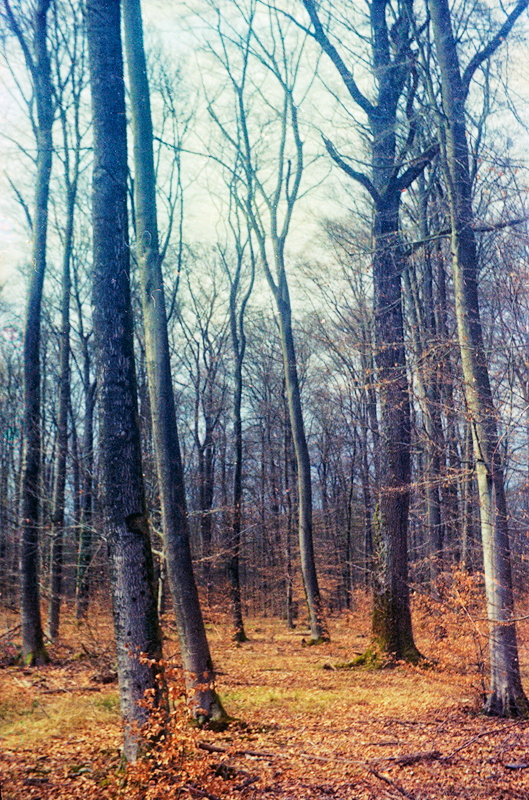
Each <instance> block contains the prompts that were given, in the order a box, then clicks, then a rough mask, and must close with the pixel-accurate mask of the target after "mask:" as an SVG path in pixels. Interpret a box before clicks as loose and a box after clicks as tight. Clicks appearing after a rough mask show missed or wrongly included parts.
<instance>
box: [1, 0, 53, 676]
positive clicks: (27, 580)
mask: <svg viewBox="0 0 529 800" xmlns="http://www.w3.org/2000/svg"><path fill="white" fill-rule="evenodd" d="M4 5H5V8H6V12H7V15H8V19H9V22H10V25H11V28H12V30H13V32H14V33H15V35H16V36H17V38H18V40H19V43H20V46H21V48H22V50H23V52H24V57H25V59H26V65H27V67H28V70H29V72H30V75H31V81H32V84H33V93H34V97H35V102H36V107H37V131H36V136H37V160H36V165H37V171H36V175H35V206H34V214H33V247H32V258H31V265H32V269H31V273H30V278H29V287H28V298H27V310H26V320H25V327H24V354H23V373H24V416H23V437H24V451H23V461H22V479H21V480H22V484H21V498H20V530H21V545H20V612H21V622H22V655H23V658H24V662H25V663H27V664H41V663H43V662H44V661H46V660H47V655H46V651H45V648H44V638H43V631H42V620H41V612H40V587H39V506H40V494H39V490H40V467H41V419H40V417H41V396H40V380H41V369H40V339H41V335H40V334H41V306H42V290H43V284H44V273H45V270H46V240H47V232H48V199H49V189H50V176H51V167H52V153H53V142H52V126H53V101H52V97H53V90H52V85H51V75H50V56H49V53H48V49H47V42H46V36H47V13H48V10H49V7H50V0H38V2H37V3H36V5H35V10H34V12H33V19H32V27H31V38H32V41H31V45H29V44H28V43H27V41H26V39H25V38H24V34H23V33H22V31H21V29H20V27H19V25H18V22H17V20H16V18H15V16H14V14H13V12H12V10H11V6H10V4H9V2H8V0H4Z"/></svg>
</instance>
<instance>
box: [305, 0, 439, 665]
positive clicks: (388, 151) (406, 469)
mask: <svg viewBox="0 0 529 800" xmlns="http://www.w3.org/2000/svg"><path fill="white" fill-rule="evenodd" d="M302 1H303V5H304V6H305V9H306V11H307V14H308V16H309V19H310V25H311V29H310V32H311V35H312V36H313V37H314V39H315V40H316V42H317V43H318V44H319V45H320V47H321V48H322V50H323V51H324V52H325V53H326V54H327V56H328V57H329V59H330V60H331V62H332V64H333V65H334V67H335V68H336V70H337V72H338V74H339V77H340V79H341V81H342V82H343V84H344V86H345V88H346V90H347V92H348V94H349V96H350V97H351V99H352V100H353V102H354V103H355V105H356V107H357V108H358V109H360V111H361V112H363V114H364V115H365V117H366V118H367V125H368V130H369V150H370V152H369V161H370V163H371V174H366V173H365V172H363V171H361V170H358V169H355V168H354V167H352V166H351V164H350V160H349V159H347V158H343V157H342V156H341V155H340V154H339V153H338V151H337V149H336V147H335V146H334V144H333V143H332V142H330V141H329V140H325V144H326V148H327V150H328V152H329V154H330V156H331V158H332V159H333V161H334V162H335V163H336V164H337V165H338V166H339V167H340V169H342V170H343V171H344V172H345V174H346V175H348V176H349V177H351V178H352V179H353V180H355V181H357V182H358V183H359V184H360V185H361V186H363V188H364V189H365V190H366V191H367V193H368V195H369V197H370V199H371V201H372V204H373V210H374V217H373V228H372V235H373V290H374V314H375V347H376V356H375V358H376V368H377V384H378V389H379V391H378V402H379V407H380V447H381V458H380V464H381V485H380V489H379V496H378V510H377V515H376V520H375V525H374V530H375V541H374V562H373V563H374V566H375V570H374V609H373V625H372V635H373V640H374V642H375V643H376V645H377V647H379V648H380V650H382V651H383V652H385V653H388V654H390V655H391V656H393V657H396V658H399V659H403V660H406V661H412V662H417V661H418V660H419V659H420V653H419V652H418V650H417V648H416V646H415V643H414V640H413V632H412V624H411V613H410V600H409V586H408V544H407V537H408V513H409V502H410V480H411V458H410V444H411V421H410V398H409V386H408V376H407V369H406V350H405V341H404V322H403V306H402V289H401V276H402V273H403V270H404V267H405V253H404V249H403V247H402V242H401V239H400V232H399V214H400V203H401V196H402V193H403V192H404V191H405V190H406V189H407V188H409V187H410V186H411V184H412V183H413V181H414V180H416V178H417V177H418V176H419V175H420V174H421V172H422V170H423V169H424V168H425V166H426V165H427V164H428V163H429V161H430V159H431V158H432V156H433V154H434V153H435V150H436V148H435V147H432V148H430V149H427V150H426V151H425V152H424V153H422V154H421V155H420V156H419V157H418V158H416V159H414V160H413V161H410V154H411V146H412V144H413V141H414V139H415V135H416V124H415V120H414V115H413V104H414V98H415V93H416V89H417V75H416V72H415V69H414V66H413V65H414V55H413V52H412V41H413V37H414V29H413V25H412V20H413V5H412V0H404V2H399V3H395V4H390V3H388V0H372V2H370V3H369V6H368V11H369V29H370V30H369V36H370V41H371V60H372V65H373V66H372V69H373V79H374V85H375V98H376V99H375V100H374V101H372V100H370V99H369V97H368V95H367V94H366V93H363V92H362V91H361V90H360V88H359V86H358V84H357V82H356V80H355V77H354V75H353V69H352V68H350V67H348V66H347V65H346V63H345V61H344V58H343V57H342V56H341V55H340V53H339V52H338V49H337V47H336V45H335V44H334V43H333V40H332V39H331V34H330V32H329V31H327V30H326V28H325V27H324V25H323V23H322V21H321V20H322V18H323V17H322V12H321V11H320V10H319V6H318V4H316V3H315V2H313V0H302ZM346 27H348V26H346ZM403 103H404V104H405V124H406V126H407V132H406V134H405V135H402V136H398V130H397V129H398V124H399V122H400V120H398V112H399V106H400V105H401V104H403Z"/></svg>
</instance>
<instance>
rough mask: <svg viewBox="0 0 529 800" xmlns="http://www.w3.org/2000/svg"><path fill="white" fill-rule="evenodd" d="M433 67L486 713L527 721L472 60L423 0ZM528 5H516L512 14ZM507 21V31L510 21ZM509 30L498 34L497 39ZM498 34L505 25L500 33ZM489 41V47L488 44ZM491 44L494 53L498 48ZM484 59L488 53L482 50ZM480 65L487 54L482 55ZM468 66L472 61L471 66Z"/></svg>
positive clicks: (438, 3)
mask: <svg viewBox="0 0 529 800" xmlns="http://www.w3.org/2000/svg"><path fill="white" fill-rule="evenodd" d="M428 6H429V9H430V13H431V17H432V28H433V34H434V40H435V47H436V52H437V60H438V63H439V71H440V77H441V90H442V99H443V120H444V123H445V124H444V126H443V128H442V130H441V139H442V143H443V159H444V164H445V176H446V180H447V185H448V200H449V207H450V220H451V225H452V269H453V276H454V294H455V305H456V318H457V329H458V337H459V346H460V352H461V363H462V369H463V379H464V388H465V398H466V403H467V410H468V414H469V418H470V424H471V428H472V441H473V446H474V457H475V462H476V474H477V483H478V492H479V502H480V514H481V537H482V543H483V562H484V569H485V586H486V593H487V615H488V619H489V629H490V633H489V642H490V682H491V685H490V693H489V696H488V698H487V701H486V703H485V711H486V713H488V714H495V715H499V716H519V715H523V716H526V715H527V714H528V713H529V704H528V702H527V698H526V696H525V694H524V692H523V689H522V685H521V680H520V670H519V662H518V646H517V640H516V628H515V623H514V620H513V606H514V603H513V593H512V576H511V559H510V545H509V530H508V515H507V506H506V498H505V485H504V477H503V465H502V460H501V448H500V442H499V438H498V430H497V422H496V418H497V414H496V410H495V408H494V402H493V398H492V392H491V387H490V381H489V373H488V366H487V358H486V353H485V347H484V343H483V334H482V326H481V318H480V307H479V297H478V255H477V248H476V239H475V234H474V231H473V222H474V217H473V210H472V180H471V175H470V166H469V152H468V144H467V134H466V123H465V101H466V97H467V93H468V86H469V83H470V80H471V78H472V75H473V74H474V71H475V68H476V66H477V64H478V63H479V60H477V59H476V57H475V58H474V65H473V66H470V67H469V69H467V71H466V73H465V75H464V76H463V77H462V75H461V70H460V64H459V57H458V53H457V48H456V43H455V39H454V35H453V30H452V19H451V14H450V9H449V5H448V0H429V2H428ZM526 6H527V2H525V3H518V6H517V7H516V10H515V12H513V14H514V13H517V15H519V14H520V13H521V11H522V10H523V8H525V7H526ZM513 14H511V17H510V18H509V20H508V21H509V22H511V25H510V27H512V24H514V20H515V19H516V17H513ZM510 27H508V28H506V29H505V30H503V31H502V32H501V34H502V39H501V40H503V38H504V37H505V36H506V35H507V33H508V32H509V30H510ZM504 28H505V26H504ZM493 42H494V40H492V43H493ZM499 43H500V42H499V41H498V44H497V45H496V46H498V45H499ZM489 53H490V46H489ZM480 55H483V58H485V57H486V55H487V53H486V52H485V50H483V51H482V53H481V54H478V58H479V56H480ZM471 64H472V62H471Z"/></svg>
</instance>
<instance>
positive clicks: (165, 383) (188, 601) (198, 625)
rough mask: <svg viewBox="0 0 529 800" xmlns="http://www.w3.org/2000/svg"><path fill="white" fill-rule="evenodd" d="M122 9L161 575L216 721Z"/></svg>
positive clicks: (144, 101) (198, 696) (192, 694)
mask: <svg viewBox="0 0 529 800" xmlns="http://www.w3.org/2000/svg"><path fill="white" fill-rule="evenodd" d="M123 9H124V22H125V46H126V52H127V64H128V71H129V87H130V99H131V115H132V130H133V137H134V166H135V207H136V238H137V242H138V245H137V256H138V263H139V269H140V284H141V301H142V310H143V324H144V332H145V350H146V356H147V373H148V383H149V398H150V405H151V415H152V430H153V438H154V452H155V459H156V469H157V474H158V484H159V491H160V504H161V511H162V527H163V535H164V547H165V555H166V559H167V573H168V577H169V584H170V588H171V594H172V598H173V606H174V611H175V617H176V623H177V628H178V635H179V640H180V650H181V654H182V662H183V667H184V674H185V680H186V687H187V697H188V704H189V707H190V710H191V712H192V714H193V716H194V717H195V718H196V719H198V720H199V721H201V722H204V721H220V720H222V719H223V718H224V716H225V712H224V709H223V707H222V703H221V702H220V699H219V697H218V695H217V693H216V692H215V673H214V669H213V663H212V660H211V656H210V652H209V645H208V641H207V638H206V630H205V626H204V621H203V618H202V612H201V609H200V603H199V598H198V591H197V587H196V583H195V577H194V573H193V565H192V561H191V548H190V543H189V525H188V517H187V505H186V497H185V487H184V472H183V466H182V461H181V455H180V443H179V438H178V430H177V423H176V410H175V401H174V393H173V384H172V379H171V363H170V350H169V338H168V333H167V317H166V309H165V298H164V287H163V277H162V269H161V259H160V252H159V245H158V226H157V217H156V194H155V191H156V180H155V172H154V158H153V133H152V120H151V108H150V95H149V83H148V78H147V67H146V63H145V52H144V47H143V28H142V19H141V6H140V2H139V0H124V3H123Z"/></svg>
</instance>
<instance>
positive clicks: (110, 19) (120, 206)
mask: <svg viewBox="0 0 529 800" xmlns="http://www.w3.org/2000/svg"><path fill="white" fill-rule="evenodd" d="M86 26H87V38H88V51H89V63H90V84H91V91H92V112H93V127H94V166H93V177H92V181H93V187H92V191H93V195H92V213H93V257H94V266H93V295H92V301H93V318H94V335H95V344H96V354H97V382H98V392H99V407H100V422H99V440H100V450H99V452H100V470H101V482H100V486H101V505H102V512H103V519H104V535H105V537H106V539H107V543H108V549H109V556H110V571H111V590H112V606H113V614H114V630H115V637H116V653H117V666H118V679H119V690H120V702H121V713H122V716H123V719H124V722H125V741H124V755H125V758H127V759H128V760H135V758H136V757H137V754H138V750H139V747H140V739H139V733H138V731H137V730H135V725H141V724H142V723H143V722H145V721H146V719H147V717H148V710H147V709H146V708H144V707H140V705H139V704H138V702H139V701H140V700H143V698H144V695H145V692H146V691H147V690H154V694H155V696H156V694H157V691H158V688H159V686H158V684H157V681H156V672H157V671H158V669H159V668H158V667H157V666H156V665H155V664H154V665H153V664H152V662H145V661H144V660H143V659H141V658H140V656H141V655H142V654H143V655H145V656H146V657H147V658H148V659H153V660H158V659H160V657H161V652H162V647H161V632H160V627H159V623H158V616H157V610H156V592H155V588H154V574H153V563H152V554H151V547H150V538H149V528H148V523H147V516H146V511H145V499H144V491H143V478H142V465H141V454H140V434H139V420H138V408H137V388H136V375H135V364H134V351H133V331H132V311H131V304H130V280H129V246H128V221H127V140H126V118H125V91H124V81H123V60H122V52H121V31H120V3H119V0H89V2H88V3H87V6H86Z"/></svg>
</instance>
